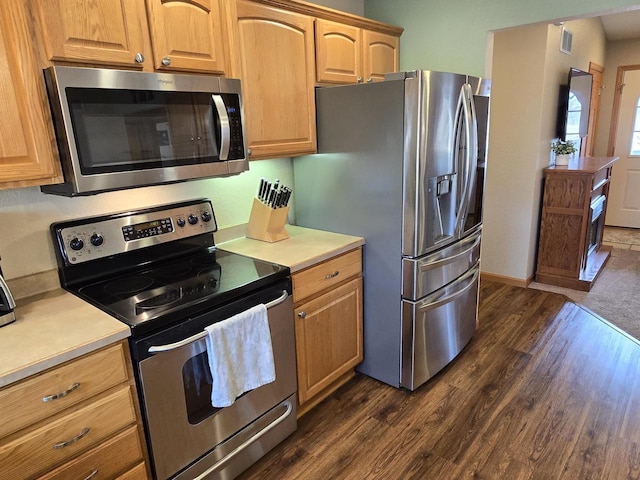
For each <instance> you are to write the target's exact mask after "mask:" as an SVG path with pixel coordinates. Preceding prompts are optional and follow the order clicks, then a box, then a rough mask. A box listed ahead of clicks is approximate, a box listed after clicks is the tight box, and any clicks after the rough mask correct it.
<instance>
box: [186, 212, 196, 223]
mask: <svg viewBox="0 0 640 480" xmlns="http://www.w3.org/2000/svg"><path fill="white" fill-rule="evenodd" d="M187 221H188V222H189V225H195V224H196V223H198V217H197V216H195V215H194V214H193V213H192V214H191V215H189V217H188V218H187Z"/></svg>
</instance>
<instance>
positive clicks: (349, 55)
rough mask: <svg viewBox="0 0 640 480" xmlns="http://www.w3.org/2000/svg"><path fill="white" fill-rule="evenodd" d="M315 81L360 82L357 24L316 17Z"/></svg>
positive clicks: (360, 49)
mask: <svg viewBox="0 0 640 480" xmlns="http://www.w3.org/2000/svg"><path fill="white" fill-rule="evenodd" d="M315 29H316V80H317V81H318V82H320V83H359V82H362V80H363V78H362V32H361V29H360V28H358V27H354V26H352V25H345V24H342V23H337V22H332V21H329V20H324V19H321V18H319V19H317V20H316V25H315Z"/></svg>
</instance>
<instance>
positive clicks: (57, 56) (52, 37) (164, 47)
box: [30, 0, 228, 75]
mask: <svg viewBox="0 0 640 480" xmlns="http://www.w3.org/2000/svg"><path fill="white" fill-rule="evenodd" d="M30 1H31V2H32V4H33V5H34V6H35V7H36V8H37V9H38V11H39V14H40V18H39V24H40V25H41V28H42V31H43V35H44V42H45V46H46V50H47V55H48V58H49V60H51V61H54V62H55V61H63V62H79V63H84V64H89V65H105V66H113V67H120V68H122V67H125V68H137V69H140V70H147V71H154V70H167V71H171V70H172V71H186V72H202V73H212V74H216V75H224V74H226V72H227V65H228V59H227V49H226V42H225V36H226V35H225V33H224V32H223V26H224V24H225V22H224V21H223V18H222V13H221V1H222V0H147V1H146V2H144V1H143V0H92V1H85V0H47V1H46V2H40V1H36V0H30ZM145 5H146V9H145Z"/></svg>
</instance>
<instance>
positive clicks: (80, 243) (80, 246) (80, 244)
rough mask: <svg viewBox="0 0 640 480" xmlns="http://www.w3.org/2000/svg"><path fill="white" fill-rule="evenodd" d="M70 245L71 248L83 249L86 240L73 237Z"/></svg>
mask: <svg viewBox="0 0 640 480" xmlns="http://www.w3.org/2000/svg"><path fill="white" fill-rule="evenodd" d="M69 246H70V247H71V250H82V249H83V247H84V242H83V241H82V240H81V239H79V238H78V237H73V238H72V239H71V241H70V242H69Z"/></svg>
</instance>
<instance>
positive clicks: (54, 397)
mask: <svg viewBox="0 0 640 480" xmlns="http://www.w3.org/2000/svg"><path fill="white" fill-rule="evenodd" d="M79 386H80V384H79V383H74V384H73V385H71V386H70V387H69V388H67V389H66V390H65V391H63V392H59V393H54V394H53V395H47V396H46V397H42V401H43V402H51V401H53V400H57V399H59V398H62V397H66V396H67V395H69V394H70V393H71V392H73V391H74V390H75V389H77V388H78V387H79Z"/></svg>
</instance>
